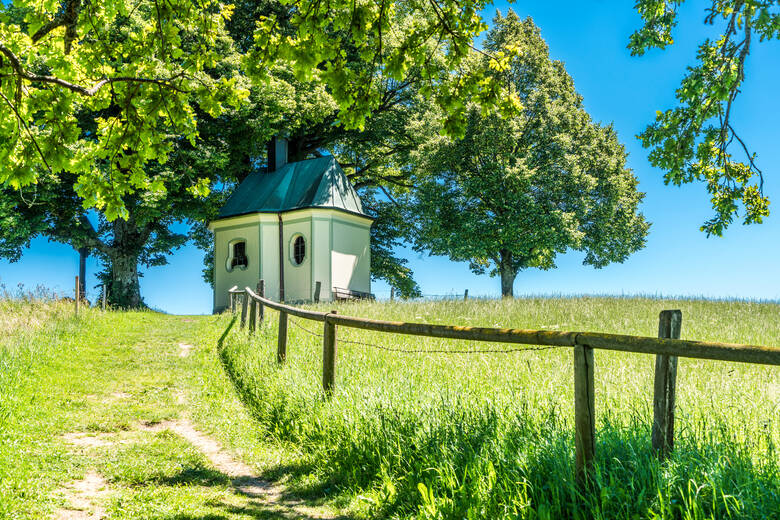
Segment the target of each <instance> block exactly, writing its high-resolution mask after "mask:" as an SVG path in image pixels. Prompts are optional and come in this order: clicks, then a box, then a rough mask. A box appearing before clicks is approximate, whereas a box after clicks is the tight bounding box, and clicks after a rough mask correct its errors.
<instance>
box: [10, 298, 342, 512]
mask: <svg viewBox="0 0 780 520" xmlns="http://www.w3.org/2000/svg"><path fill="white" fill-rule="evenodd" d="M227 322H228V319H227V318H226V317H212V316H208V317H182V316H166V315H161V314H156V313H152V312H134V313H120V312H108V313H100V312H98V311H94V310H89V309H84V310H83V312H82V313H81V315H80V316H79V317H78V318H74V317H73V308H72V306H71V305H66V304H57V303H46V302H35V303H30V302H18V301H9V300H0V323H1V324H2V325H3V331H2V337H1V338H0V518H13V519H36V520H37V519H43V518H68V519H78V518H85V519H86V518H90V519H96V518H112V519H113V518H117V519H139V518H154V519H177V520H186V519H193V520H194V519H200V520H205V519H247V518H310V516H309V515H307V514H301V513H300V511H301V510H307V509H306V508H302V507H298V506H299V505H300V501H298V500H296V499H295V497H290V496H287V495H285V494H284V491H283V490H281V491H280V490H278V489H273V490H271V491H272V493H270V494H271V495H274V496H273V497H272V498H273V500H270V501H269V500H268V499H267V497H266V494H268V493H267V492H268V490H266V489H260V491H258V492H257V493H252V492H242V491H241V489H238V488H240V487H241V486H240V484H241V483H239V486H238V487H237V485H236V482H235V479H233V478H231V476H230V475H228V474H226V473H225V471H223V470H222V469H221V468H220V467H218V466H216V465H215V464H214V463H213V462H212V461H211V460H209V458H208V457H207V456H206V454H204V451H203V449H202V447H199V446H196V445H194V444H193V443H192V442H189V441H188V440H187V439H186V438H184V437H183V436H182V435H179V434H178V433H177V430H176V428H175V427H173V425H177V424H180V422H181V421H191V423H192V424H194V425H195V427H197V428H198V429H200V430H201V431H203V432H206V433H208V434H211V435H212V436H213V437H214V438H216V439H218V440H219V441H220V442H221V443H222V444H223V445H225V446H227V447H239V448H240V446H238V445H237V443H236V442H233V441H232V440H231V438H232V437H240V438H241V439H244V447H245V448H249V449H251V452H252V456H251V457H246V458H247V460H250V461H251V460H252V458H257V457H262V458H264V459H273V458H274V455H275V454H273V453H269V452H267V451H265V450H264V449H263V448H262V447H261V446H260V445H259V443H258V441H257V428H256V427H255V426H253V424H252V421H251V419H250V418H249V417H248V415H247V414H246V413H245V412H244V410H243V408H242V406H241V405H240V404H239V403H238V401H237V399H236V398H235V394H234V393H233V392H232V388H231V387H230V386H229V383H228V381H227V378H226V377H225V376H224V373H223V371H222V368H221V367H220V365H219V361H218V357H217V355H216V349H215V344H216V339H217V337H218V336H219V334H220V333H221V331H222V330H223V329H224V327H225V326H226V325H227ZM190 347H191V348H190ZM169 424H170V425H172V426H171V427H167V426H166V425H169ZM186 424H190V422H187V423H186ZM179 429H181V428H179ZM233 453H236V455H237V458H238V459H241V453H240V452H238V453H237V452H236V451H235V450H233ZM228 465H229V464H228ZM234 465H235V464H234ZM223 466H225V464H223ZM249 484H252V483H251V482H250V483H249ZM245 487H246V488H249V489H250V491H251V489H255V488H258V486H256V485H255V486H254V487H253V486H252V485H249V486H245ZM242 489H243V488H242ZM288 503H289V504H295V507H292V506H290V507H288ZM304 505H305V504H304ZM309 505H311V504H309ZM308 510H310V511H312V512H313V513H312V516H311V517H328V512H327V511H326V510H323V509H322V508H318V507H313V508H311V507H310V508H309V509H308Z"/></svg>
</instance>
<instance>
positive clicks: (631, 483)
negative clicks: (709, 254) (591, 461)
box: [221, 298, 780, 519]
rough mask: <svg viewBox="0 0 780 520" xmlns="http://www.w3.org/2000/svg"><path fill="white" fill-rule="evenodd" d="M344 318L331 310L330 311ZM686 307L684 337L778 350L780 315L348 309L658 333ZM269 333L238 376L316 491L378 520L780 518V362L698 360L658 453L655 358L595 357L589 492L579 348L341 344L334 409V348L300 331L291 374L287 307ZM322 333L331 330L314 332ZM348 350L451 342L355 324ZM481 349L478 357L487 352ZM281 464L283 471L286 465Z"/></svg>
mask: <svg viewBox="0 0 780 520" xmlns="http://www.w3.org/2000/svg"><path fill="white" fill-rule="evenodd" d="M321 308H327V307H321ZM665 308H680V309H682V311H683V337H684V338H692V339H703V340H715V341H730V342H740V343H753V344H768V345H773V344H777V343H778V337H780V320H778V318H780V307H778V306H777V305H775V304H765V303H761V304H759V303H749V302H707V301H691V300H684V301H671V302H669V301H662V300H654V299H610V298H570V299H522V300H516V301H513V302H500V301H471V302H466V303H464V302H457V301H451V302H433V303H431V302H424V303H396V304H392V303H371V304H367V303H358V304H352V305H341V306H339V309H338V310H339V312H340V313H342V314H350V315H360V316H366V317H377V318H385V319H399V320H409V321H427V322H434V323H454V324H470V325H479V326H511V327H518V328H539V327H544V328H550V329H559V330H590V331H603V332H614V333H626V334H639V335H653V334H654V333H655V332H656V331H657V326H658V325H657V319H658V312H659V311H660V310H661V309H665ZM269 317H270V319H269V320H268V321H267V322H266V323H265V324H264V326H263V328H262V329H261V331H260V333H259V334H258V335H257V336H256V337H255V338H250V337H248V336H246V335H245V334H242V333H237V334H233V335H231V336H230V338H229V340H228V342H227V343H226V345H225V348H224V349H223V350H222V352H221V356H222V360H223V363H224V366H225V368H226V370H227V372H228V373H229V375H230V377H231V380H232V381H233V382H234V385H235V388H236V389H237V391H238V394H239V395H240V396H241V399H242V401H243V402H244V403H245V404H246V406H247V408H248V409H249V410H250V412H251V414H252V416H253V418H254V419H255V420H256V421H257V423H258V427H259V428H260V431H261V433H262V435H263V436H264V437H265V438H266V439H267V442H269V443H270V444H273V445H277V446H280V447H282V448H283V449H286V450H287V451H288V452H289V455H288V456H287V457H286V459H287V462H286V463H284V464H279V465H278V474H283V475H287V476H288V478H291V485H293V486H296V487H297V490H298V491H299V492H301V493H307V492H308V493H312V494H321V493H327V494H330V495H331V496H333V497H334V498H333V499H334V500H335V501H336V503H338V504H339V505H340V506H342V507H344V508H346V509H347V510H349V511H351V513H352V514H353V515H355V516H358V517H365V518H376V517H390V518H529V519H532V518H539V519H544V518H605V519H606V518H609V519H613V518H625V519H633V518H664V519H665V518H681V519H709V518H712V519H719V518H755V519H759V518H772V517H777V512H778V511H780V455H779V452H778V446H780V376H779V375H778V370H777V367H766V366H758V365H756V366H753V365H746V364H737V363H723V362H711V361H704V360H692V359H682V360H681V362H680V368H679V376H678V398H677V403H678V407H677V439H676V450H675V453H674V455H673V457H672V458H671V460H669V461H668V462H666V463H664V464H661V463H659V462H658V461H657V460H656V459H655V457H654V456H653V454H652V453H651V451H650V446H649V445H650V425H651V420H652V410H651V398H652V377H653V363H654V360H653V358H652V357H651V356H646V355H634V354H625V353H618V352H607V351H597V352H596V356H595V357H596V407H597V421H598V431H597V468H596V475H597V476H596V483H595V485H594V487H593V489H592V490H590V491H589V492H586V493H584V494H579V493H578V491H577V488H576V486H575V485H574V482H573V478H572V477H573V475H572V458H573V439H572V437H573V434H572V429H573V427H572V408H573V388H572V386H573V373H572V354H571V351H570V349H560V350H551V351H544V352H522V353H512V354H424V353H423V354H406V355H405V354H398V353H391V352H387V351H384V350H380V349H376V348H371V347H366V346H363V345H355V344H350V343H345V342H343V341H342V342H341V343H339V347H338V348H339V359H338V378H337V390H336V393H335V395H334V396H333V398H332V399H330V400H325V399H323V396H322V394H321V391H320V388H319V385H320V380H321V379H320V378H321V366H320V363H321V361H320V359H321V358H320V355H321V348H322V347H321V340H320V339H319V338H317V337H314V336H312V335H310V334H308V333H307V332H305V331H303V330H301V329H300V328H298V327H296V326H295V325H292V324H291V325H290V328H289V329H290V340H289V347H288V362H287V363H286V365H285V366H284V367H279V366H277V365H276V363H275V361H274V360H275V347H276V343H275V338H276V323H275V313H274V312H269ZM297 322H298V323H299V324H302V325H304V326H305V327H307V328H317V331H319V324H314V323H311V322H309V323H301V322H300V320H298V321H297ZM339 338H341V339H350V340H356V341H363V342H367V343H373V344H378V345H381V346H384V347H390V348H401V349H408V348H413V349H440V348H462V347H463V344H457V343H455V342H451V341H447V340H439V339H423V338H414V337H405V336H391V335H386V334H379V333H371V332H365V331H357V330H354V329H345V328H341V329H340V330H339ZM485 347H486V346H485V345H473V348H475V349H476V348H485ZM272 469H273V468H271V470H272Z"/></svg>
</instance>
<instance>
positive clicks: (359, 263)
mask: <svg viewBox="0 0 780 520" xmlns="http://www.w3.org/2000/svg"><path fill="white" fill-rule="evenodd" d="M369 230H370V227H369V223H368V222H365V223H364V222H361V221H357V222H356V221H354V220H353V219H351V218H349V217H347V216H341V215H339V216H335V215H334V217H333V228H332V235H331V236H332V240H333V243H332V252H331V286H332V287H340V288H342V289H350V290H353V291H362V292H371V251H370V243H371V242H370V241H371V237H370V231H369Z"/></svg>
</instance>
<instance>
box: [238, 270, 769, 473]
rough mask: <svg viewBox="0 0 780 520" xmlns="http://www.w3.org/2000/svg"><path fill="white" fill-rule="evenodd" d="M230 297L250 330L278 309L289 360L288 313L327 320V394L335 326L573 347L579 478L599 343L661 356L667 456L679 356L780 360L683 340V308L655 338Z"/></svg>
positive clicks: (658, 432)
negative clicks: (350, 312) (448, 321)
mask: <svg viewBox="0 0 780 520" xmlns="http://www.w3.org/2000/svg"><path fill="white" fill-rule="evenodd" d="M229 296H230V307H231V310H232V312H233V313H235V312H236V306H237V301H238V299H239V298H240V299H241V301H242V305H241V322H240V323H241V327H242V328H243V327H245V326H246V325H247V318H248V326H249V327H248V328H249V332H250V333H252V332H254V331H255V330H256V328H257V324H258V318H259V321H262V320H263V317H264V308H265V307H269V308H271V309H274V310H276V311H279V335H278V344H277V354H276V358H277V361H278V362H279V363H284V361H285V360H286V358H287V320H288V315H292V316H296V317H298V318H303V319H307V320H312V321H317V322H321V323H322V324H323V332H322V337H323V345H322V363H323V366H322V388H323V390H324V391H325V394H326V395H331V394H332V393H333V390H334V388H335V384H336V360H337V348H336V345H337V327H338V326H343V327H351V328H356V329H364V330H373V331H377V332H388V333H394V334H408V335H414V336H426V337H434V338H448V339H458V340H470V341H486V342H491V343H513V344H525V345H540V346H549V347H572V350H573V352H574V360H573V361H574V426H575V433H574V441H575V471H576V478H577V481H578V482H580V483H581V484H583V485H584V484H586V483H587V482H588V480H589V478H590V476H591V471H592V469H593V462H594V456H595V439H596V422H595V395H594V377H595V366H594V355H593V352H594V350H595V349H604V350H619V351H623V352H636V353H641V354H655V355H656V361H655V382H654V395H653V426H652V436H651V437H652V439H651V442H652V447H653V450H655V452H656V453H657V454H658V457H659V458H660V459H662V460H663V459H664V458H666V457H667V456H668V455H669V453H670V452H671V450H672V449H673V447H674V407H675V386H676V378H677V358H678V357H688V358H699V359H712V360H718V361H736V362H741V363H758V364H763V365H775V366H780V348H775V347H765V346H758V345H741V344H734V343H719V342H706V341H692V340H681V339H680V330H681V325H682V312H681V311H679V310H666V311H661V313H660V316H659V323H658V337H657V338H652V337H645V336H628V335H623V334H602V333H593V332H563V331H550V330H522V329H499V328H490V327H462V326H456V325H434V324H429V323H407V322H401V321H384V320H374V319H368V318H358V317H354V316H343V315H340V314H338V313H337V312H336V311H331V312H318V311H312V310H307V309H301V308H298V307H293V306H291V305H285V304H283V303H278V302H274V301H272V300H269V299H267V298H265V294H264V282H263V280H260V282H259V283H258V284H257V292H254V291H252V289H250V288H249V287H246V288H245V289H238V288H237V287H233V288H232V289H230V291H229Z"/></svg>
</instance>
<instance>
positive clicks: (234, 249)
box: [227, 240, 249, 271]
mask: <svg viewBox="0 0 780 520" xmlns="http://www.w3.org/2000/svg"><path fill="white" fill-rule="evenodd" d="M248 264H249V258H247V256H246V240H234V241H232V242H230V243H229V244H228V261H227V270H228V271H232V270H233V269H235V268H236V267H238V268H240V269H246V266H247V265H248Z"/></svg>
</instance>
